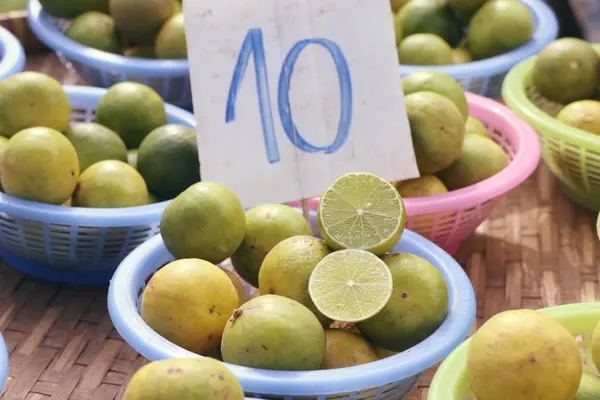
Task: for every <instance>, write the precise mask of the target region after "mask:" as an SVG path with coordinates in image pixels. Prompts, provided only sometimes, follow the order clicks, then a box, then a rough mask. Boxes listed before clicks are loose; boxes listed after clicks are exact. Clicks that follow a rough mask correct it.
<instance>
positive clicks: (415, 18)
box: [391, 0, 534, 65]
mask: <svg viewBox="0 0 600 400" xmlns="http://www.w3.org/2000/svg"><path fill="white" fill-rule="evenodd" d="M391 5H392V10H393V11H394V12H395V16H394V22H395V28H396V43H397V45H398V57H399V59H400V63H401V64H407V65H450V64H463V63H468V62H471V61H473V60H483V59H487V58H491V57H495V56H498V55H500V54H504V53H507V52H509V51H512V50H514V49H516V48H518V47H520V46H522V45H524V44H525V43H527V42H528V41H529V40H530V39H531V37H532V36H533V29H534V24H533V17H532V16H531V14H530V12H529V10H528V9H527V7H526V6H525V5H524V4H522V3H521V2H520V1H519V0H493V1H489V0H391Z"/></svg>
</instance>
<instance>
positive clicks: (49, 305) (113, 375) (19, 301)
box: [0, 56, 600, 400]
mask: <svg viewBox="0 0 600 400" xmlns="http://www.w3.org/2000/svg"><path fill="white" fill-rule="evenodd" d="M28 67H29V69H35V70H38V71H42V72H44V73H49V74H52V75H54V76H55V77H56V78H58V79H60V80H61V81H63V82H65V83H69V84H75V83H78V79H77V77H76V76H75V75H74V74H73V73H71V72H70V71H68V70H66V69H64V68H62V67H61V66H60V64H59V63H58V62H57V60H56V59H55V58H54V57H52V56H45V57H33V58H31V59H30V61H29V66H28ZM594 225H595V216H594V215H592V214H590V213H588V212H586V211H584V210H582V209H580V208H578V207H577V206H575V205H573V204H572V203H570V202H569V201H568V200H567V199H566V198H565V196H564V195H563V193H562V191H561V189H560V187H559V186H558V184H557V181H556V179H555V178H554V177H553V176H552V175H551V174H550V172H549V171H548V169H547V168H546V167H544V166H540V168H539V170H538V171H537V172H536V174H534V176H533V177H532V178H531V179H529V180H528V181H527V182H525V183H524V184H523V185H522V186H521V187H520V188H518V189H516V190H514V191H513V192H511V193H509V194H508V195H507V196H505V197H504V198H503V199H502V200H501V202H500V204H499V205H498V207H497V209H496V211H495V213H494V215H493V217H492V218H490V219H489V220H488V221H486V222H485V223H484V224H483V225H481V226H480V227H479V229H478V230H477V232H476V233H475V234H474V235H472V236H471V237H470V238H469V239H468V240H467V241H466V242H465V243H464V244H463V246H462V248H461V250H460V251H459V253H458V255H457V258H458V259H459V260H460V262H461V263H462V265H463V266H464V267H465V269H466V271H467V272H468V274H469V276H470V277H471V280H472V282H473V285H474V287H475V291H476V293H477V299H478V313H477V317H478V323H479V325H480V324H481V323H482V322H483V321H485V320H486V319H487V318H489V317H490V316H492V315H494V314H495V313H497V312H499V311H501V310H505V309H513V308H523V307H526V308H540V307H546V306H553V305H557V304H563V303H574V302H580V301H581V302H585V301H594V300H596V299H598V298H600V291H599V287H598V281H599V278H600V269H598V268H597V267H596V257H597V256H596V249H598V256H599V257H600V246H599V245H598V239H597V237H596V233H595V226H594ZM0 330H1V331H2V332H3V333H4V335H5V337H6V341H7V344H8V347H9V351H10V353H11V371H10V376H11V377H10V381H9V383H8V386H7V388H6V390H5V393H4V395H3V396H2V398H3V399H11V400H12V399H28V400H41V399H52V400H55V399H56V400H58V399H61V400H67V399H70V400H83V399H94V400H112V399H119V398H120V397H121V393H122V390H123V387H124V385H125V384H126V383H127V381H128V379H129V377H130V376H131V374H132V373H133V372H134V371H135V370H137V369H138V368H139V367H140V366H142V365H143V364H144V362H145V361H144V360H143V359H142V357H140V356H139V355H137V354H136V353H135V351H133V349H131V348H130V347H129V346H128V345H127V344H125V343H123V341H122V340H121V339H120V338H119V336H118V335H117V334H116V332H115V331H114V328H113V327H112V325H111V322H110V319H109V317H108V314H107V310H106V288H105V287H101V288H91V289H90V288H77V287H64V286H57V285H52V284H47V283H43V282H40V281H36V280H32V279H29V278H26V277H23V276H22V275H21V274H20V273H18V272H15V271H14V270H12V269H11V268H10V267H9V266H8V265H0ZM433 372H434V371H433V370H432V371H428V372H426V373H425V374H423V377H422V379H421V381H420V382H419V385H418V386H417V387H416V388H415V389H414V390H413V392H412V393H411V395H410V396H409V399H410V400H425V399H426V398H427V386H428V384H429V382H430V381H431V378H432V377H433Z"/></svg>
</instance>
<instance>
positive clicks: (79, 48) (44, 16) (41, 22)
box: [28, 0, 192, 108]
mask: <svg viewBox="0 0 600 400" xmlns="http://www.w3.org/2000/svg"><path fill="white" fill-rule="evenodd" d="M73 1H76V0H73ZM28 11H29V16H28V21H29V26H30V27H31V30H32V31H33V32H34V33H35V34H36V36H37V37H38V38H39V39H40V41H42V42H43V43H44V44H45V45H46V46H48V47H49V48H51V49H53V50H54V51H56V52H57V54H58V56H59V58H60V59H61V60H62V61H63V62H65V63H66V64H67V65H68V66H72V67H74V68H75V70H76V71H77V72H78V73H80V74H81V76H83V78H84V79H85V80H86V81H87V83H88V84H89V85H91V86H96V87H103V88H108V87H111V86H112V85H114V84H115V83H118V82H123V81H132V82H140V83H143V84H145V85H147V86H150V87H151V88H153V89H154V90H156V91H157V92H158V93H159V94H160V95H161V96H162V97H163V98H164V99H165V101H166V102H167V103H169V104H173V105H176V106H179V107H184V108H191V106H192V91H191V86H190V76H189V64H188V61H187V60H145V59H141V58H133V57H124V56H120V55H116V54H112V53H107V52H104V51H100V50H96V49H92V48H90V47H87V46H83V45H81V44H79V43H77V42H75V41H74V40H71V39H69V38H67V37H66V36H65V35H64V34H63V32H64V31H65V30H66V28H67V27H68V24H69V21H66V20H61V19H57V18H54V17H52V16H51V15H49V14H48V13H46V12H44V10H43V9H42V5H41V4H40V2H39V1H38V0H30V1H29V5H28Z"/></svg>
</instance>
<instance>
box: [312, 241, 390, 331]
mask: <svg viewBox="0 0 600 400" xmlns="http://www.w3.org/2000/svg"><path fill="white" fill-rule="evenodd" d="M308 293H309V294H310V298H311V299H312V301H313V303H314V304H315V307H317V309H318V310H319V311H320V312H321V313H322V314H323V315H325V316H327V317H329V318H330V319H332V320H335V321H345V322H359V321H364V320H366V319H368V318H371V317H372V316H374V315H376V314H377V313H378V312H379V311H381V310H382V309H383V307H385V305H386V304H387V302H388V301H389V300H390V297H391V295H392V273H391V272H390V269H389V268H388V266H387V265H385V263H384V262H383V261H381V259H380V258H379V257H377V256H375V255H374V254H372V253H370V252H368V251H364V250H357V249H347V250H340V251H336V252H334V253H331V254H329V255H327V256H325V257H324V258H323V259H322V260H321V261H319V263H318V264H317V265H316V266H315V268H314V269H313V272H312V274H311V275H310V279H309V281H308Z"/></svg>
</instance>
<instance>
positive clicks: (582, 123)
mask: <svg viewBox="0 0 600 400" xmlns="http://www.w3.org/2000/svg"><path fill="white" fill-rule="evenodd" d="M556 119H557V120H559V121H560V122H562V123H563V124H567V125H569V126H572V127H574V128H577V129H581V130H583V131H586V132H589V133H593V134H595V135H600V101H597V100H578V101H574V102H572V103H571V104H568V105H567V106H565V107H563V109H562V110H560V112H559V113H558V115H557V116H556Z"/></svg>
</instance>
